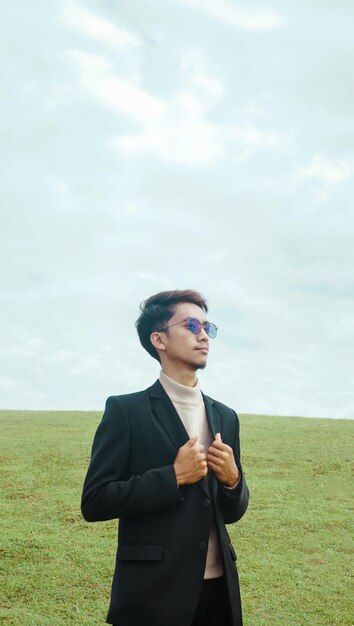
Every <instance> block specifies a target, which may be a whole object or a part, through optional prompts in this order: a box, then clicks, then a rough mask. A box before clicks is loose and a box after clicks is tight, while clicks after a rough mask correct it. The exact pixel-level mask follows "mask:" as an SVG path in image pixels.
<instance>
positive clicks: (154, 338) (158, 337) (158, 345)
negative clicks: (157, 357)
mask: <svg viewBox="0 0 354 626" xmlns="http://www.w3.org/2000/svg"><path fill="white" fill-rule="evenodd" d="M150 341H151V343H152V345H153V346H154V348H155V350H157V351H159V350H163V351H164V350H166V346H165V344H164V335H163V334H162V333H158V332H157V331H156V330H155V331H154V332H153V333H151V335H150Z"/></svg>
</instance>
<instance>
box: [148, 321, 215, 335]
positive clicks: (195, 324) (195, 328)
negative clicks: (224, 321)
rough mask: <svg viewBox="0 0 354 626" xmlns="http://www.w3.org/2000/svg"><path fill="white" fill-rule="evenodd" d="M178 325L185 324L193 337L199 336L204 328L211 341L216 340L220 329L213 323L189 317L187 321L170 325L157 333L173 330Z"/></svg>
mask: <svg viewBox="0 0 354 626" xmlns="http://www.w3.org/2000/svg"><path fill="white" fill-rule="evenodd" d="M178 324H184V325H185V327H186V328H188V330H190V331H191V332H192V333H193V335H199V333H200V332H201V330H202V328H204V330H205V332H206V334H207V335H208V337H210V338H211V339H214V338H215V337H216V335H217V333H218V327H217V326H215V324H213V323H212V322H200V321H199V320H196V319H195V318H194V317H187V319H185V320H182V321H181V322H176V323H175V324H170V325H169V326H165V327H164V328H160V330H158V331H157V332H158V333H162V332H164V331H165V330H167V329H168V328H172V326H178Z"/></svg>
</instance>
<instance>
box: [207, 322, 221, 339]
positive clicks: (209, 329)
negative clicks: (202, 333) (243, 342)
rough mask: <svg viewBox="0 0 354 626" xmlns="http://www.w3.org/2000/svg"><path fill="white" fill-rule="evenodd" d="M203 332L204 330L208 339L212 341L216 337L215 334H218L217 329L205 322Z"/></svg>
mask: <svg viewBox="0 0 354 626" xmlns="http://www.w3.org/2000/svg"><path fill="white" fill-rule="evenodd" d="M205 330H206V332H207V334H208V335H209V337H210V338H211V339H214V338H215V337H216V334H217V332H218V329H217V327H216V326H215V324H213V323H212V322H207V323H206V324H205Z"/></svg>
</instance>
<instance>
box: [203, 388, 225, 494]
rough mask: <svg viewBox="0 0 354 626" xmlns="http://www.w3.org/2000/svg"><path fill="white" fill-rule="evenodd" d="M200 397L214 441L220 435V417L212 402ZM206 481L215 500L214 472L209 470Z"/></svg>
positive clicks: (206, 397)
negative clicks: (217, 434)
mask: <svg viewBox="0 0 354 626" xmlns="http://www.w3.org/2000/svg"><path fill="white" fill-rule="evenodd" d="M202 395H203V400H204V405H205V412H206V414H207V419H208V423H209V428H210V431H211V434H212V438H213V440H214V439H215V435H216V433H220V431H221V424H220V416H219V413H218V412H217V411H216V409H215V406H214V402H213V400H212V399H211V398H209V397H208V396H205V395H204V394H202ZM208 480H209V488H210V491H211V493H212V497H213V499H214V500H215V499H216V497H217V491H218V482H217V478H216V476H215V474H214V472H212V471H211V470H209V473H208Z"/></svg>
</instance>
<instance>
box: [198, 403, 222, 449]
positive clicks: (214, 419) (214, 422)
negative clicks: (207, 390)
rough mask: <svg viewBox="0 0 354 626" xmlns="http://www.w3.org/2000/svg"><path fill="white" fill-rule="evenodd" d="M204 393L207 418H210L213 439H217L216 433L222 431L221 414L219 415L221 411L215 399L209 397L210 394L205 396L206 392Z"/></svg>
mask: <svg viewBox="0 0 354 626" xmlns="http://www.w3.org/2000/svg"><path fill="white" fill-rule="evenodd" d="M202 395H203V400H204V405H205V411H206V414H207V418H208V423H209V428H210V431H211V433H212V435H213V439H215V435H216V433H219V432H220V427H221V426H220V416H219V413H218V412H217V411H216V409H215V406H214V402H213V400H212V399H211V398H209V397H208V396H205V395H204V394H202Z"/></svg>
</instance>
